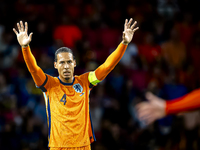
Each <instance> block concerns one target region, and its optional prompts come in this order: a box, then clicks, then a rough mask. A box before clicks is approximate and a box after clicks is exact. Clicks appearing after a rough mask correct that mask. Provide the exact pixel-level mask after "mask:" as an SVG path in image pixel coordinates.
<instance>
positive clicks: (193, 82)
mask: <svg viewBox="0 0 200 150" xmlns="http://www.w3.org/2000/svg"><path fill="white" fill-rule="evenodd" d="M199 6H200V1H199V0H115V1H109V0H73V1H71V0H0V150H47V144H48V135H47V120H46V109H45V104H44V99H43V96H42V92H41V91H40V90H39V89H37V88H36V87H35V84H34V82H33V79H32V78H31V75H30V73H29V72H28V69H27V67H26V65H25V63H24V60H23V56H22V53H21V47H20V46H19V44H18V42H17V39H16V35H15V34H14V32H13V31H12V28H13V27H16V23H17V22H19V21H20V20H22V21H27V22H28V25H29V33H30V32H33V38H32V42H31V43H30V47H31V50H32V53H33V54H34V56H35V58H36V60H37V63H38V65H39V66H40V67H41V68H42V69H43V71H44V72H45V73H47V74H50V75H52V76H58V73H57V70H55V69H54V66H53V61H54V53H55V51H56V50H57V49H58V48H60V47H62V46H66V47H69V48H71V49H72V50H73V52H74V54H75V57H76V61H77V64H78V66H77V67H76V68H75V74H76V75H80V74H82V73H84V72H87V71H91V70H95V69H96V68H97V67H98V66H99V65H101V64H102V63H103V62H104V61H105V59H106V58H107V57H108V56H109V54H110V53H112V52H113V51H114V50H115V49H116V47H117V46H118V44H119V43H120V42H121V40H122V32H123V25H124V22H125V19H126V18H127V19H129V18H133V19H134V20H136V21H137V22H138V23H137V26H139V27H140V29H139V30H138V31H137V32H136V33H135V35H134V38H133V40H132V42H131V43H130V44H129V46H128V48H127V50H126V52H125V54H124V56H123V58H122V60H121V61H120V63H119V64H118V65H117V66H116V67H115V69H114V70H113V71H112V72H111V73H110V74H109V75H108V76H107V78H106V79H104V80H103V81H102V82H101V83H100V84H99V85H98V86H96V87H94V88H93V90H92V91H91V94H90V111H91V115H92V120H93V126H94V131H95V135H96V139H97V142H95V143H93V144H92V150H198V149H200V145H199V143H200V111H198V110H197V111H194V112H190V113H183V114H179V115H178V116H168V117H166V118H163V119H160V120H158V121H156V122H155V123H153V124H152V125H149V126H147V125H146V124H145V122H141V121H139V120H138V118H137V112H136V110H135V107H134V106H135V105H136V104H137V103H139V102H141V101H145V92H146V91H151V92H153V93H154V94H156V95H158V96H160V97H162V98H164V99H166V100H171V99H174V98H177V97H180V96H183V95H184V94H187V93H188V92H190V91H192V90H194V89H196V88H198V87H199V85H200V59H199V58H200V16H199V14H200V9H199Z"/></svg>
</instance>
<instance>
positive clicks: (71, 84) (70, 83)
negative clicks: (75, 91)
mask: <svg viewBox="0 0 200 150" xmlns="http://www.w3.org/2000/svg"><path fill="white" fill-rule="evenodd" d="M57 78H58V79H59V81H60V83H62V84H63V85H73V84H74V81H75V78H73V81H72V82H71V83H65V82H62V81H61V79H60V78H59V76H58V77H57Z"/></svg>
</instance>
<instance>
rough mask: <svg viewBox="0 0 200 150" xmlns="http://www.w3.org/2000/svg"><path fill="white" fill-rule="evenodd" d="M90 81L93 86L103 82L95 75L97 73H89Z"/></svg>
mask: <svg viewBox="0 0 200 150" xmlns="http://www.w3.org/2000/svg"><path fill="white" fill-rule="evenodd" d="M88 80H89V82H90V83H91V84H92V85H96V84H97V83H99V82H101V81H99V80H98V79H97V77H96V75H95V72H94V71H92V72H90V73H89V75H88Z"/></svg>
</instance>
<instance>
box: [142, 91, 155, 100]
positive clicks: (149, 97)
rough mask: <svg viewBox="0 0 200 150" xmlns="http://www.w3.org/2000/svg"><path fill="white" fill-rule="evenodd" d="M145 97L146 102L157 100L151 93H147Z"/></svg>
mask: <svg viewBox="0 0 200 150" xmlns="http://www.w3.org/2000/svg"><path fill="white" fill-rule="evenodd" d="M145 96H146V98H147V99H148V100H153V99H157V98H158V97H157V96H156V95H154V94H153V93H151V92H147V93H146V95H145Z"/></svg>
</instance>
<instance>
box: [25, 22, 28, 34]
mask: <svg viewBox="0 0 200 150" xmlns="http://www.w3.org/2000/svg"><path fill="white" fill-rule="evenodd" d="M25 32H26V33H28V23H27V22H25Z"/></svg>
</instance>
